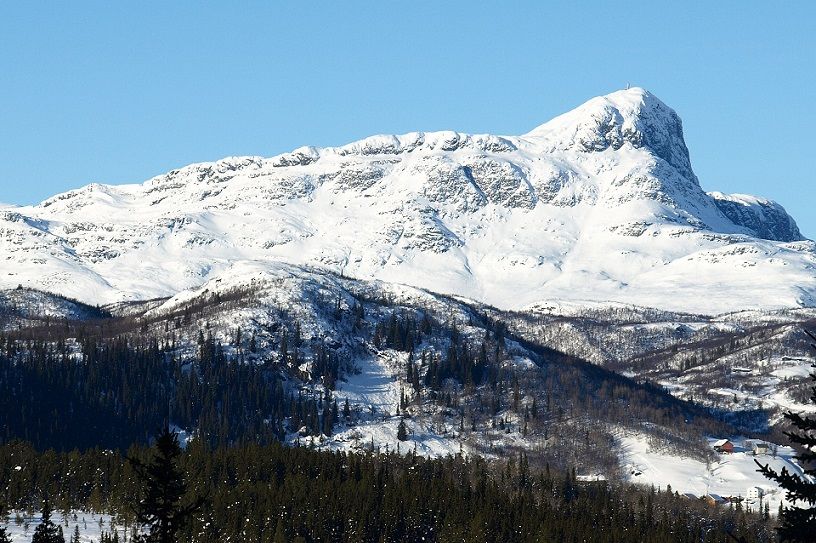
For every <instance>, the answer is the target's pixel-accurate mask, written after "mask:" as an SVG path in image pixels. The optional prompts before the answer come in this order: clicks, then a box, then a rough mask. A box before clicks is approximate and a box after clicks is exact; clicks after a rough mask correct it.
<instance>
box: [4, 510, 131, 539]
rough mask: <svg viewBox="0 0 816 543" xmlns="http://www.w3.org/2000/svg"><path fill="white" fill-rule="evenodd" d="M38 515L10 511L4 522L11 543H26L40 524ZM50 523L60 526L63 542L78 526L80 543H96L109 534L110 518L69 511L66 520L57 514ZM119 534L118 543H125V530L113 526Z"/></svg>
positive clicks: (85, 512) (54, 514) (86, 512)
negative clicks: (103, 535)
mask: <svg viewBox="0 0 816 543" xmlns="http://www.w3.org/2000/svg"><path fill="white" fill-rule="evenodd" d="M40 520H41V518H40V515H39V513H36V514H28V513H26V512H25V511H11V513H10V514H9V516H8V518H7V519H6V522H5V523H4V524H5V525H6V527H7V528H8V532H9V535H11V541H12V542H13V543H23V542H25V543H28V542H29V541H31V536H32V535H33V534H34V529H35V528H36V527H37V526H38V525H39V524H40ZM51 521H52V522H54V523H55V524H57V525H60V526H62V531H63V533H64V535H65V540H66V541H67V540H69V539H70V537H71V535H72V534H73V533H74V528H75V527H76V526H79V534H80V541H82V543H98V542H99V540H100V537H101V535H102V532H103V531H104V532H107V533H108V534H110V533H111V516H110V515H103V514H97V513H91V512H88V511H71V513H70V514H69V515H68V518H67V520H66V519H65V518H64V517H63V516H62V514H60V513H59V512H56V511H55V512H54V513H53V514H52V515H51ZM115 528H116V530H117V531H118V532H119V541H123V542H124V541H125V537H124V536H125V535H128V536H129V535H130V534H129V533H126V530H125V529H124V528H123V527H122V526H115Z"/></svg>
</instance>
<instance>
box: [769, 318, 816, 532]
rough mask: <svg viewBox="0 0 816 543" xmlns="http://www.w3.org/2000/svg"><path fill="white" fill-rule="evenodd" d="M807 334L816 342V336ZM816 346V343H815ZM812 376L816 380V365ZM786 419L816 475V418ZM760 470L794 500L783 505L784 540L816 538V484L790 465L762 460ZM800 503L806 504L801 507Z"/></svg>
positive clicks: (807, 471) (793, 415) (801, 457)
mask: <svg viewBox="0 0 816 543" xmlns="http://www.w3.org/2000/svg"><path fill="white" fill-rule="evenodd" d="M807 334H808V335H809V336H810V337H811V338H812V339H813V340H815V341H816V336H814V335H813V334H812V333H810V332H807ZM813 348H814V349H816V344H814V345H813ZM813 367H814V372H813V373H811V379H812V380H813V381H814V382H816V364H814V365H813ZM811 391H812V393H813V394H812V396H811V401H812V402H813V403H815V404H816V385H814V386H813V387H812V389H811ZM785 418H786V419H787V420H788V421H789V422H790V423H791V424H792V425H793V426H794V428H795V430H792V431H790V432H785V435H787V436H788V438H790V441H791V443H793V444H794V446H796V447H798V448H799V454H798V455H797V456H796V458H797V459H798V460H799V461H800V462H801V463H802V466H804V467H805V469H804V472H805V474H806V475H808V476H810V477H813V476H816V467H814V463H815V462H816V417H805V416H802V415H800V414H798V413H793V412H788V413H785ZM755 462H757V465H758V466H759V471H761V472H762V473H763V474H764V475H765V476H766V477H768V478H769V479H772V480H774V481H776V482H777V483H779V486H781V487H782V488H784V489H785V491H786V495H787V498H788V500H790V501H792V502H793V505H792V506H790V507H782V509H781V512H780V521H781V522H780V526H779V528H778V530H779V535H780V538H781V539H782V541H786V542H787V541H790V542H792V543H799V542H802V543H804V542H812V541H813V540H814V537H816V483H814V482H812V481H810V480H808V479H806V478H804V477H802V476H800V475H798V474H796V473H790V472H789V471H788V470H787V469H786V468H782V471H780V472H777V471H775V470H773V469H771V468H770V467H769V466H768V464H765V465H764V466H763V465H762V464H760V463H759V462H758V461H755ZM797 502H799V503H802V504H804V505H805V506H804V507H799V506H797V505H796V504H797Z"/></svg>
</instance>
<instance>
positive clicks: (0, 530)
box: [0, 526, 11, 543]
mask: <svg viewBox="0 0 816 543" xmlns="http://www.w3.org/2000/svg"><path fill="white" fill-rule="evenodd" d="M0 543H11V536H10V535H9V534H8V531H7V530H6V527H5V526H0Z"/></svg>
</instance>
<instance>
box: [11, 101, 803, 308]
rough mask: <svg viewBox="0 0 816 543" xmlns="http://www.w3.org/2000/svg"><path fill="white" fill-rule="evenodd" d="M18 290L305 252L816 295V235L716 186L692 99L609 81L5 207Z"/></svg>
mask: <svg viewBox="0 0 816 543" xmlns="http://www.w3.org/2000/svg"><path fill="white" fill-rule="evenodd" d="M0 258H1V259H2V260H3V261H4V262H5V266H3V269H2V270H0V288H4V287H5V288H13V287H16V286H17V285H23V286H28V287H33V288H38V289H42V290H47V291H50V292H54V293H58V294H61V295H67V296H70V297H73V298H77V299H79V300H82V301H85V302H88V303H93V304H107V303H115V302H119V301H124V300H143V299H151V298H158V297H167V296H173V295H176V294H178V293H179V292H181V291H183V290H186V289H192V288H196V287H198V286H199V285H201V284H203V283H204V282H206V281H208V280H212V279H214V278H217V277H218V276H221V275H227V276H230V277H232V276H234V275H235V274H238V273H240V272H239V271H238V270H239V269H243V268H242V267H241V266H239V267H238V268H234V266H235V265H236V264H239V263H246V262H252V263H253V266H252V267H253V268H255V267H256V266H259V265H260V266H263V265H264V264H265V263H266V264H268V265H270V266H274V263H276V262H286V263H290V264H294V265H297V266H310V267H320V268H327V269H329V270H332V271H334V272H337V273H343V274H345V275H348V276H352V277H359V278H363V279H379V280H383V281H387V282H394V283H403V284H408V285H412V286H417V287H421V288H426V289H429V290H432V291H435V292H440V293H447V294H454V295H459V296H463V297H467V298H471V299H475V300H478V301H481V302H485V303H488V304H492V305H495V306H497V307H500V308H506V309H520V308H525V307H528V306H530V305H533V304H540V303H542V302H546V301H551V300H561V301H577V302H581V301H588V302H607V301H609V302H620V303H630V304H637V305H641V306H651V307H658V308H663V309H671V310H679V311H689V312H695V313H704V314H716V313H722V312H727V311H736V310H742V309H747V308H759V309H771V308H780V307H796V306H814V305H816V273H814V269H816V268H815V266H816V246H814V243H813V242H812V241H809V240H805V239H804V238H803V237H802V235H801V233H800V232H799V230H798V228H797V227H796V223H795V222H794V220H793V219H792V218H790V217H789V216H788V215H787V213H786V212H785V211H784V209H783V208H782V207H781V206H780V205H779V204H776V203H775V202H771V201H769V200H765V199H762V198H757V197H753V196H745V195H724V194H721V193H718V192H712V193H706V192H704V191H703V190H702V188H701V187H700V184H699V182H698V180H697V178H696V176H695V174H694V172H693V170H692V167H691V163H690V160H689V155H688V150H687V148H686V145H685V142H684V140H683V132H682V123H681V121H680V118H679V117H678V116H677V114H676V113H675V112H674V111H673V110H672V109H671V108H669V107H668V106H666V105H665V104H663V102H661V101H660V100H659V99H657V98H656V97H655V96H654V95H652V94H651V93H649V92H647V91H645V90H643V89H639V88H633V89H627V90H624V91H618V92H614V93H612V94H609V95H607V96H603V97H598V98H594V99H592V100H590V101H588V102H586V103H585V104H583V105H582V106H580V107H578V108H576V109H575V110H573V111H571V112H569V113H566V114H564V115H561V116H559V117H557V118H555V119H553V120H552V121H550V122H548V123H545V124H543V125H541V126H539V127H537V128H535V129H534V130H532V131H531V132H529V133H527V134H524V135H522V136H493V135H468V134H461V133H457V132H429V133H423V132H415V133H410V134H405V135H400V136H373V137H370V138H366V139H363V140H360V141H357V142H354V143H351V144H348V145H345V146H342V147H330V148H316V147H301V148H299V149H296V150H295V151H293V152H291V153H286V154H283V155H278V156H275V157H272V158H261V157H232V158H227V159H224V160H220V161H218V162H212V163H201V164H193V165H190V166H187V167H184V168H181V169H178V170H173V171H171V172H169V173H167V174H165V175H162V176H159V177H155V178H153V179H150V180H148V181H146V182H145V183H142V184H134V185H121V186H110V185H101V184H91V185H88V186H86V187H84V188H81V189H78V190H74V191H70V192H67V193H64V194H59V195H57V196H54V197H52V198H49V199H48V200H45V201H44V202H42V203H41V204H39V205H37V206H26V207H16V208H3V209H0Z"/></svg>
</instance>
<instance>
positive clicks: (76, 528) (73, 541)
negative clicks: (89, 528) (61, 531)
mask: <svg viewBox="0 0 816 543" xmlns="http://www.w3.org/2000/svg"><path fill="white" fill-rule="evenodd" d="M71 543H80V540H79V524H77V525H76V526H74V535H72V536H71Z"/></svg>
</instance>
